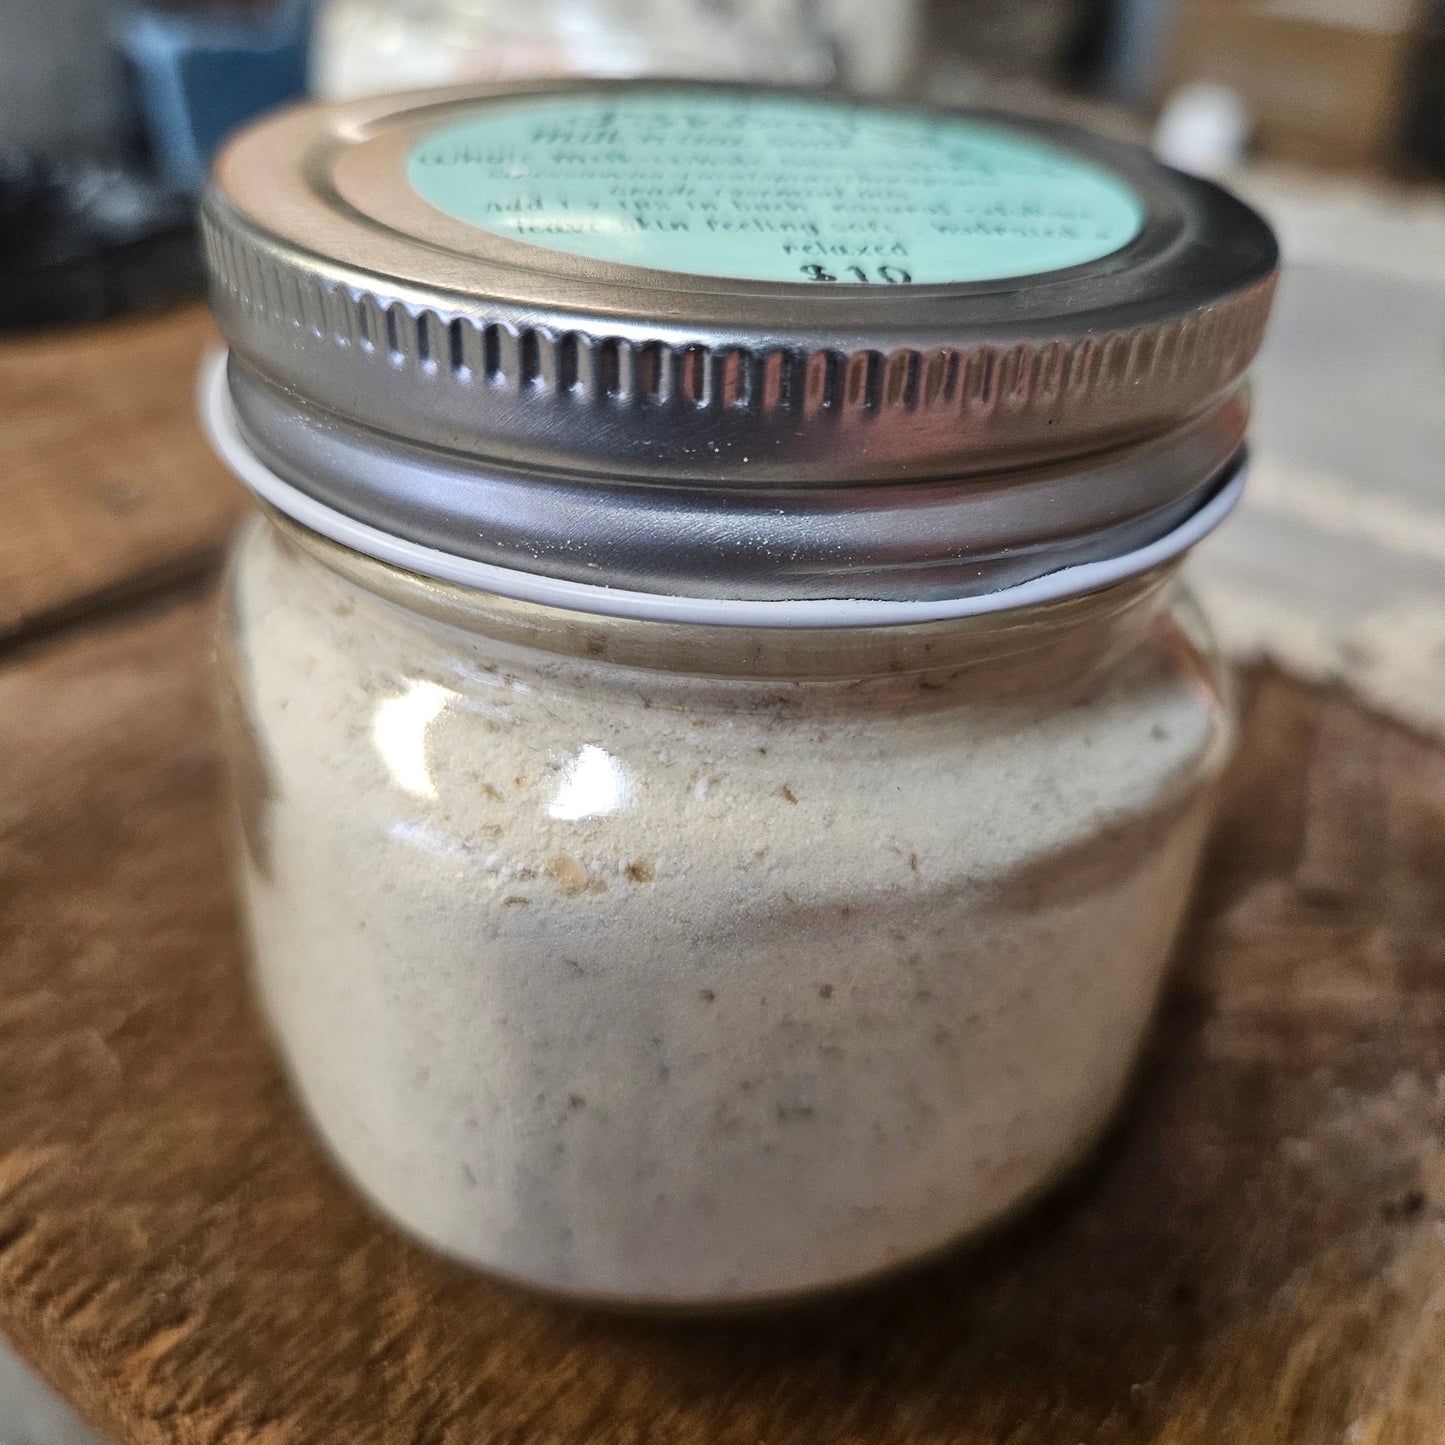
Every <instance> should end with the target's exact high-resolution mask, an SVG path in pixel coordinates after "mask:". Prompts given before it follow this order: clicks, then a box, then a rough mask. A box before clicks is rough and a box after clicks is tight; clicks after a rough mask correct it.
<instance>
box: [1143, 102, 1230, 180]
mask: <svg viewBox="0 0 1445 1445" xmlns="http://www.w3.org/2000/svg"><path fill="white" fill-rule="evenodd" d="M1250 129H1251V127H1250V119H1249V110H1248V108H1247V107H1246V106H1245V104H1244V102H1243V101H1242V100H1241V99H1240V97H1239V95H1238V93H1237V92H1235V91H1233V90H1231V89H1230V88H1229V87H1228V86H1227V85H1212V84H1208V83H1206V82H1203V81H1201V82H1199V83H1198V84H1195V85H1185V86H1181V87H1180V88H1179V89H1178V90H1176V91H1175V92H1174V94H1173V95H1171V96H1170V97H1169V100H1168V102H1167V103H1166V104H1165V106H1164V110H1163V113H1162V114H1161V115H1160V117H1159V124H1158V127H1157V128H1156V129H1155V132H1154V152H1155V154H1156V155H1157V156H1158V157H1159V159H1160V160H1161V161H1163V162H1164V163H1165V165H1170V166H1173V167H1175V169H1177V170H1181V171H1189V172H1190V173H1191V174H1192V175H1198V176H1218V175H1223V174H1224V173H1225V172H1226V171H1228V170H1230V169H1232V168H1233V167H1234V166H1236V165H1238V163H1239V162H1240V160H1241V159H1243V156H1244V152H1245V149H1246V147H1247V146H1248V145H1249V134H1250Z"/></svg>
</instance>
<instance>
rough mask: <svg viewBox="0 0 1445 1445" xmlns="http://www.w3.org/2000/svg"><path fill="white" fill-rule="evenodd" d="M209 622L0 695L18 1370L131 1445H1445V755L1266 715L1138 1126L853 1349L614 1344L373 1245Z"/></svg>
mask: <svg viewBox="0 0 1445 1445" xmlns="http://www.w3.org/2000/svg"><path fill="white" fill-rule="evenodd" d="M208 606H209V604H208V601H207V599H206V598H205V597H204V596H201V595H196V594H194V593H193V594H191V595H183V596H178V597H172V598H170V599H169V600H167V601H165V602H164V603H152V604H150V605H148V606H147V607H146V608H144V609H141V610H138V611H134V612H132V613H130V614H129V615H127V616H125V617H120V618H115V619H112V620H108V621H103V622H95V623H92V624H87V625H85V626H81V627H75V628H71V629H69V630H68V631H67V632H66V633H64V634H63V635H59V636H56V637H53V638H51V639H49V640H46V641H44V642H42V643H36V644H34V645H32V646H30V647H28V648H25V649H22V650H20V651H18V652H15V653H12V655H11V657H10V658H9V661H8V663H7V665H6V666H5V667H4V668H3V669H0V757H3V758H4V759H5V780H6V781H5V787H4V788H3V789H0V891H3V906H0V1100H3V1105H0V1330H3V1331H4V1332H5V1333H7V1334H9V1335H10V1336H11V1337H12V1338H13V1339H14V1340H15V1342H16V1344H17V1345H18V1346H19V1347H20V1348H21V1349H22V1350H23V1351H24V1352H25V1353H26V1354H27V1355H28V1357H29V1358H30V1359H31V1360H32V1361H33V1362H34V1363H35V1364H36V1365H37V1366H38V1367H39V1369H40V1370H41V1371H42V1372H43V1373H44V1374H45V1375H46V1376H47V1377H48V1378H49V1379H50V1380H51V1381H52V1382H53V1383H54V1384H55V1385H56V1386H57V1387H58V1388H59V1389H60V1390H61V1391H62V1392H64V1393H65V1394H66V1395H67V1396H68V1397H69V1398H71V1399H72V1400H74V1401H75V1402H76V1403H77V1404H78V1406H79V1407H80V1408H81V1409H82V1411H83V1412H84V1413H85V1414H86V1415H88V1416H89V1417H90V1418H91V1419H92V1420H93V1421H94V1422H95V1423H96V1425H97V1426H98V1427H99V1428H100V1429H102V1430H103V1431H106V1432H108V1433H109V1434H110V1436H111V1437H112V1438H114V1439H115V1440H117V1441H128V1442H129V1441H134V1442H161V1441H165V1442H175V1441H180V1442H193V1445H201V1442H205V1445H210V1442H223V1441H224V1442H234V1445H283V1442H286V1445H291V1442H295V1445H318V1442H330V1441H337V1442H345V1445H367V1442H377V1445H380V1442H417V1445H432V1442H455V1445H480V1442H487V1445H491V1442H517V1445H550V1442H559V1445H562V1442H565V1445H590V1442H598V1445H601V1442H608V1445H618V1442H634V1445H643V1442H653V1441H657V1442H699V1445H701V1442H708V1445H759V1442H766V1445H831V1442H843V1441H848V1442H880V1445H882V1442H889V1445H893V1442H897V1445H903V1442H909V1445H921V1442H939V1445H943V1442H948V1445H1004V1442H1007V1445H1076V1442H1091V1445H1092V1442H1107V1445H1115V1442H1117V1445H1131V1442H1160V1445H1164V1442H1169V1445H1186V1442H1187V1445H1196V1442H1197V1445H1220V1442H1225V1441H1227V1442H1229V1445H1293V1442H1298V1445H1319V1442H1334V1441H1338V1442H1344V1441H1348V1442H1352V1445H1438V1442H1440V1440H1441V1439H1442V1438H1445V1369H1442V1367H1441V1361H1442V1359H1445V892H1442V886H1441V880H1442V879H1445V756H1442V754H1441V753H1440V752H1439V751H1437V750H1434V749H1432V748H1430V747H1428V746H1426V745H1425V744H1423V743H1422V742H1420V741H1418V740H1416V739H1415V738H1413V737H1411V736H1410V735H1408V734H1406V733H1404V732H1402V731H1400V730H1398V729H1396V728H1394V727H1392V726H1390V725H1387V724H1384V723H1381V722H1378V721H1375V720H1373V719H1371V718H1370V717H1368V716H1366V715H1365V714H1363V713H1362V712H1361V711H1359V710H1358V708H1357V707H1355V706H1354V705H1353V704H1351V703H1349V702H1347V701H1344V700H1341V699H1340V698H1337V697H1334V696H1331V695H1329V694H1327V693H1322V692H1318V691H1310V690H1307V689H1305V688H1303V687H1301V686H1299V685H1296V684H1292V683H1289V682H1286V681H1283V680H1281V679H1280V678H1278V677H1276V676H1272V675H1264V676H1261V677H1257V678H1256V679H1254V681H1253V682H1252V684H1251V686H1250V688H1249V694H1250V696H1249V705H1248V724H1247V728H1246V736H1245V745H1244V749H1243V752H1242V754H1241V757H1240V760H1239V763H1238V766H1237V767H1236V769H1235V771H1234V774H1233V778H1232V782H1231V786H1230V790H1229V796H1228V800H1227V804H1226V807H1225V812H1224V816H1223V819H1222V823H1221V827H1220V829H1219V833H1218V837H1217V841H1216V844H1215V847H1214V854H1213V863H1212V865H1211V869H1210V874H1209V878H1208V881H1207V885H1206V888H1205V890H1204V894H1203V897H1202V899H1201V902H1200V907H1199V910H1198V915H1197V918H1196V920H1195V922H1194V924H1193V926H1192V927H1191V929H1190V933H1189V938H1188V941H1187V945H1186V948H1185V950H1184V955H1183V958H1182V962H1181V968H1180V973H1179V979H1178V983H1177V986H1176V988H1175V989H1174V991H1173V993H1172V995H1171V997H1170V999H1169V1002H1168V1005H1167V1007H1166V1009H1165V1011H1164V1014H1163V1017H1162V1018H1161V1021H1160V1026H1159V1029H1158V1032H1157V1036H1156V1039H1155V1042H1154V1045H1153V1047H1152V1050H1151V1054H1150V1057H1149V1059H1148V1062H1147V1064H1146V1066H1145V1068H1144V1070H1143V1072H1142V1074H1141V1076H1140V1080H1139V1084H1138V1087H1137V1090H1136V1092H1135V1097H1134V1100H1133V1103H1132V1104H1131V1106H1130V1108H1129V1110H1128V1112H1127V1114H1126V1116H1125V1117H1124V1118H1123V1119H1122V1120H1121V1121H1120V1123H1119V1125H1118V1127H1117V1129H1116V1130H1115V1132H1114V1134H1113V1136H1112V1137H1111V1138H1110V1140H1109V1141H1108V1143H1107V1144H1106V1145H1105V1147H1104V1148H1103V1149H1102V1150H1101V1151H1100V1153H1099V1154H1098V1156H1097V1158H1096V1159H1095V1160H1094V1161H1093V1162H1092V1163H1091V1165H1090V1166H1089V1167H1088V1168H1087V1169H1086V1170H1085V1171H1084V1172H1083V1173H1081V1174H1080V1175H1079V1176H1078V1177H1077V1178H1076V1179H1075V1180H1073V1181H1072V1183H1071V1184H1070V1185H1069V1187H1068V1188H1067V1189H1066V1190H1065V1191H1063V1192H1062V1193H1060V1194H1059V1195H1057V1196H1056V1197H1055V1198H1053V1199H1052V1200H1051V1201H1049V1202H1048V1203H1047V1204H1046V1205H1044V1206H1043V1207H1042V1208H1040V1209H1038V1210H1036V1211H1035V1212H1033V1213H1032V1214H1030V1215H1029V1216H1028V1217H1027V1218H1026V1219H1023V1220H1021V1221H1019V1222H1017V1223H1016V1224H1014V1225H1013V1226H1011V1227H1010V1228H1008V1229H1007V1230H1005V1231H1004V1232H1002V1233H1000V1234H999V1235H997V1236H996V1237H994V1238H993V1239H992V1240H990V1241H988V1242H987V1243H986V1244H984V1245H983V1246H982V1247H980V1248H978V1249H975V1250H974V1251H972V1252H969V1253H964V1254H961V1255H959V1256H957V1257H956V1258H954V1259H952V1260H950V1261H948V1262H947V1263H945V1264H943V1265H942V1266H940V1267H937V1268H935V1269H932V1270H930V1271H928V1272H927V1273H924V1274H922V1275H919V1276H916V1277H914V1278H911V1279H906V1280H903V1281H900V1282H897V1283H895V1284H893V1285H891V1286H888V1287H885V1288H882V1289H879V1290H875V1291H873V1292H870V1293H867V1294H862V1295H857V1296H854V1297H852V1298H849V1299H846V1300H844V1301H842V1302H839V1303H835V1304H832V1305H829V1306H828V1307H826V1308H822V1309H815V1310H813V1311H810V1312H804V1313H799V1314H783V1315H777V1316H773V1317H769V1318H766V1319H763V1320H740V1321H733V1322H729V1323H724V1324H703V1323H677V1322H667V1321H638V1320H632V1321H626V1320H615V1319H608V1318H605V1317H601V1316H596V1315H585V1314H580V1313H577V1312H575V1311H572V1310H569V1309H566V1308H562V1307H557V1306H552V1305H549V1304H547V1303H544V1302H540V1301H536V1300H533V1299H530V1298H528V1297H525V1296H523V1295H521V1294H518V1293H514V1292H512V1291H509V1290H507V1289H504V1288H500V1287H497V1286H494V1285H492V1284H489V1283H487V1282H486V1281H484V1280H481V1279H478V1278H476V1277H474V1276H471V1275H469V1274H467V1273H465V1272H464V1271H462V1270H461V1269H459V1268H457V1267H454V1266H452V1265H450V1264H448V1263H446V1262H444V1261H441V1260H438V1259H436V1258H433V1257H432V1256H430V1255H428V1254H426V1253H424V1252H423V1251H422V1250H420V1249H418V1248H416V1247H414V1246H413V1245H411V1244H409V1243H407V1242H406V1241H405V1240H403V1239H402V1238H400V1237H399V1236H398V1235H396V1234H395V1233H393V1232H392V1231H390V1230H389V1229H387V1228H386V1227H384V1226H382V1225H381V1224H379V1223H378V1222H377V1221H375V1220H374V1219H373V1218H372V1217H371V1216H370V1215H369V1214H368V1213H367V1211H366V1210H365V1209H364V1208H363V1207H362V1206H361V1205H360V1204H359V1203H358V1202H357V1201H356V1200H355V1199H354V1198H353V1196H352V1195H351V1194H350V1193H349V1192H348V1190H347V1189H346V1188H345V1187H344V1186H343V1185H342V1184H341V1183H340V1182H339V1181H338V1179H337V1178H336V1176H335V1175H334V1174H333V1172H332V1171H331V1169H330V1167H329V1165H328V1163H327V1161H326V1160H325V1159H324V1158H323V1157H322V1155H321V1154H320V1152H319V1150H318V1149H317V1147H316V1146H315V1145H314V1144H313V1143H312V1141H311V1140H310V1138H309V1137H308V1135H307V1134H306V1132H305V1131H304V1129H303V1128H302V1126H301V1125H300V1123H299V1122H298V1120H297V1116H296V1114H295V1113H294V1112H293V1110H292V1107H291V1105H290V1103H289V1101H288V1099H287V1096H286V1093H285V1090H284V1088H283V1086H282V1084H281V1081H280V1080H279V1078H278V1076H277V1073H276V1069H275V1067H274V1064H273V1062H272V1059H271V1056H270V1054H269V1052H268V1050H267V1047H266V1044H265V1042H264V1041H263V1039H262V1037H261V1034H260V1032H259V1031H258V1028H257V1026H256V1022H255V1020H254V1019H253V1017H252V1015H251V1013H250V1011H249V1008H248V1006H247V1003H246V1001H245V995H244V992H243V988H242V982H241V976H240V962H239V951H238V946H237V938H236V928H235V917H234V911H233V905H232V897H231V893H230V889H229V886H228V882H227V873H226V867H225V863H224V850H223V839H222V830H221V828H220V825H219V822H218V817H219V814H218V807H217V789H218V758H217V749H216V742H215V735H214V730H213V725H212V715H211V709H210V704H209V687H208V680H207V663H206V655H207V646H208V643H207V638H208V628H209V613H208Z"/></svg>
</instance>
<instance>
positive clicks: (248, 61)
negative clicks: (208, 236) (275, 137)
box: [117, 0, 312, 192]
mask: <svg viewBox="0 0 1445 1445" xmlns="http://www.w3.org/2000/svg"><path fill="white" fill-rule="evenodd" d="M311 10H312V6H311V0H277V3H273V4H270V5H267V6H264V7H255V6H252V7H250V8H249V9H248V10H245V11H240V10H237V9H235V8H234V7H233V8H230V9H225V10H216V9H200V8H196V7H194V6H193V7H189V8H187V9H185V10H175V9H167V10H162V9H158V8H146V9H142V10H137V11H135V12H133V13H132V14H130V15H129V16H127V17H126V18H125V19H124V20H123V21H122V23H121V24H120V26H119V29H118V33H117V43H118V44H119V47H120V50H121V52H122V54H123V55H124V56H125V58H126V60H127V61H128V62H129V65H130V70H131V75H132V80H133V88H134V101H135V105H136V108H137V110H138V112H139V116H140V121H141V125H142V129H143V131H144V134H145V141H146V145H147V147H148V149H149V151H150V156H151V163H152V165H153V166H154V167H155V170H156V172H157V174H158V175H160V176H161V178H162V179H163V180H165V181H166V182H167V183H168V184H170V185H172V186H174V187H176V188H177V189H178V190H184V191H190V192H195V191H198V190H200V188H201V184H202V182H203V181H204V180H205V178H206V171H207V169H208V167H209V166H210V163H211V156H212V155H213V154H214V153H215V150H216V148H217V147H218V146H219V145H220V143H221V141H222V140H223V139H224V138H225V136H226V135H227V134H229V133H230V132H231V131H232V130H234V129H235V128H236V127H237V126H238V125H240V124H241V123H242V122H243V121H246V120H249V119H250V118H251V117H252V116H253V115H256V114H258V113H259V112H261V111H263V110H269V109H270V108H271V107H272V106H274V105H280V104H282V103H284V102H285V101H288V100H295V99H296V98H297V97H299V96H301V95H304V94H305V91H306V60H307V49H308V41H309V38H310V31H311Z"/></svg>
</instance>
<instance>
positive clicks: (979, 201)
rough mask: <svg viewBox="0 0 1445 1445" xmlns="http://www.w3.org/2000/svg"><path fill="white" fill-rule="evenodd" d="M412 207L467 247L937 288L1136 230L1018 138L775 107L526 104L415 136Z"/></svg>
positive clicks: (1077, 164) (1020, 271)
mask: <svg viewBox="0 0 1445 1445" xmlns="http://www.w3.org/2000/svg"><path fill="white" fill-rule="evenodd" d="M407 178H408V180H409V181H410V182H411V185H412V187H413V188H414V189H415V190H416V192H417V194H418V195H420V196H421V197H422V199H423V200H425V201H427V202H428V203H429V204H431V205H433V206H435V207H436V208H437V209H438V210H441V211H445V212H446V213H447V214H448V215H449V216H453V217H455V218H456V219H457V220H460V221H465V222H467V223H468V224H470V225H473V226H476V227H478V228H480V229H481V230H483V231H489V232H492V233H494V234H495V235H498V236H506V237H509V238H511V239H513V240H516V241H525V242H526V243H528V244H529V245H532V246H543V247H546V248H547V249H549V250H552V251H562V252H566V253H568V254H570V255H573V256H586V257H590V258H592V259H593V260H597V261H611V262H617V263H620V264H622V265H626V266H645V267H650V268H652V269H655V270H662V271H679V272H686V273H688V274H690V275H694V276H718V277H732V278H736V279H740V280H749V281H798V282H820V283H825V284H827V283H851V284H855V285H905V284H908V283H914V284H946V283H958V282H968V281H996V280H1000V279H1003V278H1005V277H1018V276H1033V275H1037V274H1039V273H1040V272H1044V271H1057V270H1060V269H1061V268H1063V267H1066V266H1077V265H1080V264H1082V263H1083V262H1086V261H1094V260H1097V259H1098V258H1099V257H1101V256H1107V255H1108V254H1110V252H1113V251H1117V250H1118V249H1119V248H1120V247H1121V246H1125V245H1127V244H1128V243H1129V242H1130V241H1131V240H1133V238H1134V237H1135V236H1137V235H1138V234H1139V231H1140V229H1141V227H1142V226H1143V224H1144V207H1143V204H1142V202H1141V201H1140V200H1139V197H1138V196H1137V195H1135V194H1134V192H1133V191H1132V190H1130V189H1129V187H1128V186H1126V185H1125V184H1124V183H1123V182H1122V181H1121V180H1119V179H1118V178H1117V177H1115V176H1114V175H1112V174H1110V173H1109V172H1108V171H1105V170H1103V169H1101V168H1100V167H1097V166H1094V165H1091V164H1090V163H1088V162H1087V161H1083V160H1080V159H1078V158H1077V157H1075V156H1072V155H1069V154H1067V153H1066V152H1064V151H1061V150H1055V149H1052V148H1051V147H1049V146H1047V145H1044V144H1041V143H1040V142H1038V141H1035V140H1033V139H1031V138H1028V137H1026V136H1024V135H1022V134H1020V133H1017V132H1013V131H1009V130H1005V129H1003V128H1000V127H993V126H988V125H982V124H979V123H978V122H976V121H972V120H964V119H952V118H942V117H933V116H918V115H908V114H900V113H896V112H891V111H886V110H879V109H870V108H867V107H861V106H860V107H854V106H848V105H843V104H838V103H836V102H831V101H822V100H811V99H804V98H792V97H784V96H748V95H728V94H724V93H718V92H710V91H696V90H678V91H653V92H650V93H647V92H633V93H629V94H622V95H617V96H612V97H607V96H572V97H551V98H547V97H543V98H538V99H535V100H526V101H518V102H516V103H513V104H507V105H504V106H498V107H496V108H494V109H489V110H487V111H485V112H483V113H481V114H479V115H477V116H475V117H474V118H472V119H471V120H467V121H464V122H462V123H461V124H459V125H453V126H449V127H447V128H446V129H444V130H440V131H437V132H436V133H435V134H433V135H431V136H428V137H427V138H426V140H424V141H423V142H422V143H421V144H420V145H418V146H417V147H416V149H415V150H414V151H413V152H412V154H411V156H410V158H409V160H408V162H407Z"/></svg>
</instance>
